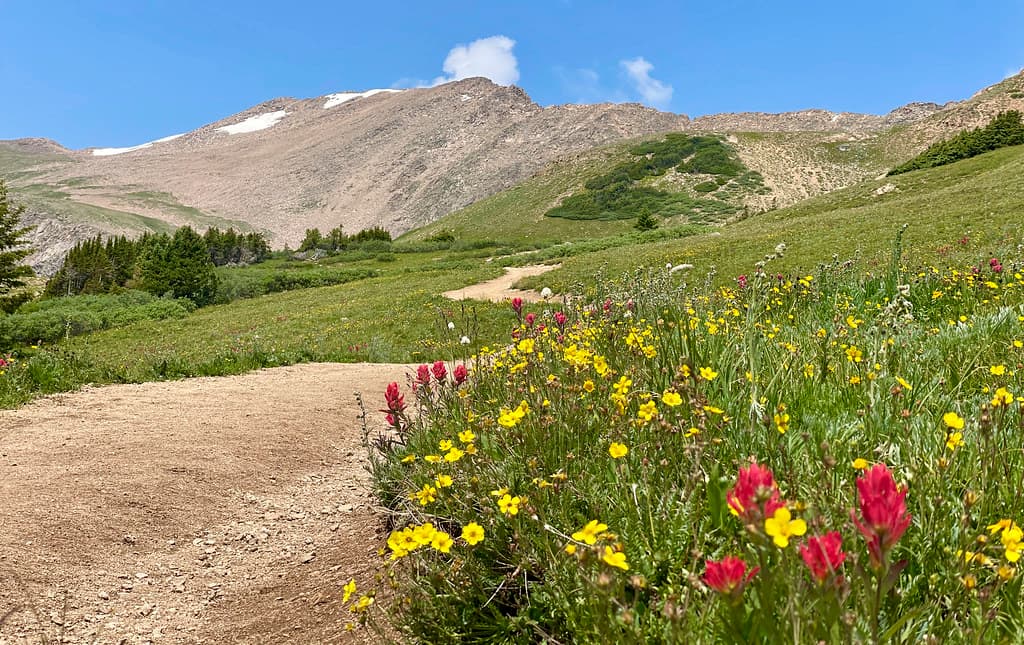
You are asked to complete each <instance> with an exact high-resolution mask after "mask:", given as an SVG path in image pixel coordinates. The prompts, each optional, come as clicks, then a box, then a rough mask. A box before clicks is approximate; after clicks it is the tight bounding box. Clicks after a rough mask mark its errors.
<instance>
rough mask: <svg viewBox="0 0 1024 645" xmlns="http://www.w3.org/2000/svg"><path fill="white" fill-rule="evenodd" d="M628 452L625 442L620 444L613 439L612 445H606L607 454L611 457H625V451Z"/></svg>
mask: <svg viewBox="0 0 1024 645" xmlns="http://www.w3.org/2000/svg"><path fill="white" fill-rule="evenodd" d="M628 452H629V448H627V447H626V446H625V444H621V443H618V442H615V441H613V442H612V445H610V446H608V454H609V455H611V456H612V459H618V458H619V457H625V456H626V453H628Z"/></svg>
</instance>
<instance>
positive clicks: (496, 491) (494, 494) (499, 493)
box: [491, 488, 508, 497]
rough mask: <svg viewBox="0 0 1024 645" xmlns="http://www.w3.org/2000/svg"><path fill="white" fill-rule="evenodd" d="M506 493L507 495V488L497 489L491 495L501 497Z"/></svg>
mask: <svg viewBox="0 0 1024 645" xmlns="http://www.w3.org/2000/svg"><path fill="white" fill-rule="evenodd" d="M507 493H508V488H499V489H497V490H492V491H491V495H492V496H494V497H501V496H502V495H505V494H507Z"/></svg>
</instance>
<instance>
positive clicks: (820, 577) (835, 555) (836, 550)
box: [800, 531, 846, 584]
mask: <svg viewBox="0 0 1024 645" xmlns="http://www.w3.org/2000/svg"><path fill="white" fill-rule="evenodd" d="M800 557H801V558H803V559H804V564H806V565H807V568H808V569H810V570H811V575H812V576H814V578H815V580H817V581H818V584H824V583H825V581H826V580H828V579H829V578H831V577H833V576H835V575H836V574H837V573H838V572H839V567H841V566H843V562H844V561H845V560H846V554H845V553H843V537H842V536H841V535H839V531H832V532H831V533H827V534H825V535H823V536H820V537H812V538H810V539H808V540H807V544H805V545H804V546H801V547H800ZM840 579H841V578H838V577H837V578H835V580H836V581H837V582H838V581H839V580H840Z"/></svg>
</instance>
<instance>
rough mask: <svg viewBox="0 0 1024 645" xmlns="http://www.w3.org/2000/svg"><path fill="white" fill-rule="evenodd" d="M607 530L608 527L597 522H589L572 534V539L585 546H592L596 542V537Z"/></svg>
mask: <svg viewBox="0 0 1024 645" xmlns="http://www.w3.org/2000/svg"><path fill="white" fill-rule="evenodd" d="M607 530H608V525H607V524H604V523H602V522H598V521H597V520H590V521H589V522H587V524H586V525H585V526H584V527H583V528H581V529H580V530H578V531H576V532H575V533H573V534H572V539H574V540H576V541H577V542H585V543H586V544H594V543H595V542H597V536H598V535H600V534H601V533H604V532H605V531H607Z"/></svg>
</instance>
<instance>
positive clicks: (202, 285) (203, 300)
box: [142, 226, 217, 306]
mask: <svg viewBox="0 0 1024 645" xmlns="http://www.w3.org/2000/svg"><path fill="white" fill-rule="evenodd" d="M142 288H143V289H145V290H146V291H149V292H150V293H154V294H156V295H165V294H171V295H173V296H174V297H176V298H188V299H189V300H191V301H192V302H194V303H196V304H197V305H200V306H202V305H205V304H209V303H210V302H211V301H212V300H213V297H214V295H216V292H217V274H216V273H215V272H214V265H213V260H211V259H210V252H209V249H208V248H207V246H206V242H205V241H204V240H203V238H202V237H201V236H200V235H199V234H198V233H196V232H195V231H194V230H192V227H190V226H183V227H182V228H179V229H178V230H177V231H176V232H175V233H174V237H173V238H167V237H166V236H163V237H162V238H161V237H153V238H152V239H151V240H148V241H147V248H146V250H145V252H144V254H143V261H142Z"/></svg>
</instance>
